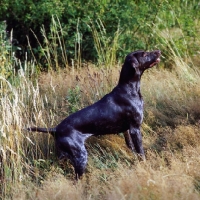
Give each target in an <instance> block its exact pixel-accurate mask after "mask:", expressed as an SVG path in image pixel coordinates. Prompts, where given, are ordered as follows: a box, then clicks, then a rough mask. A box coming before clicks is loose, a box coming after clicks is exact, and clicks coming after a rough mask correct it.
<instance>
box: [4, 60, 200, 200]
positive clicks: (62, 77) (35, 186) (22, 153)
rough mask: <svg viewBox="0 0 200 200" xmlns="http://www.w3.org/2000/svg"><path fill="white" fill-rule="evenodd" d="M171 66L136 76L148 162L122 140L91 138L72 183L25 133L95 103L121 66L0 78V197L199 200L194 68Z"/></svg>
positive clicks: (48, 145) (199, 127)
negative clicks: (84, 162) (81, 168)
mask: <svg viewBox="0 0 200 200" xmlns="http://www.w3.org/2000/svg"><path fill="white" fill-rule="evenodd" d="M174 61H175V64H174V65H173V69H171V71H169V70H166V69H163V68H162V66H156V67H154V68H153V69H150V70H149V71H147V72H146V73H144V75H143V77H142V88H141V90H142V94H143V97H144V100H145V118H144V123H143V126H142V133H143V141H144V146H145V152H146V155H147V161H146V162H145V163H143V162H138V160H137V159H136V158H135V157H134V155H132V153H131V152H130V151H129V150H128V149H127V147H126V146H125V142H124V139H123V136H121V135H119V136H116V135H115V136H114V135H110V136H105V137H98V138H93V137H91V138H90V139H89V140H88V141H87V149H88V151H89V163H88V166H87V170H86V173H85V175H84V177H83V179H82V180H80V181H79V182H78V183H77V184H75V183H74V180H73V169H72V167H71V165H70V163H69V162H62V163H61V162H60V163H59V162H58V161H57V160H56V158H55V156H54V145H53V141H52V138H51V137H50V136H49V135H45V134H40V133H28V132H27V131H25V130H23V129H24V128H25V127H27V126H29V125H40V126H43V127H50V126H51V127H52V126H55V125H56V124H57V123H58V122H60V121H61V120H62V119H63V118H65V117H66V116H67V115H68V114H69V113H71V112H72V111H75V110H77V109H81V108H82V107H84V106H86V105H89V104H91V103H93V102H94V101H96V100H98V99H99V98H101V97H102V96H103V95H104V94H106V93H107V92H109V91H110V90H111V89H112V88H113V87H114V86H115V85H116V83H117V80H118V76H119V71H120V66H115V67H113V68H111V69H98V68H95V67H94V66H91V65H90V64H88V66H87V67H84V68H83V69H78V70H75V69H71V70H70V71H68V72H66V71H64V70H63V71H61V70H60V71H59V72H49V73H44V74H40V76H39V79H35V78H29V77H31V76H30V75H28V74H27V71H28V70H27V71H26V70H25V71H24V70H22V69H21V70H20V71H19V75H18V79H17V81H13V82H12V83H11V82H9V81H8V80H6V79H5V78H3V77H0V82H1V88H2V89H1V92H0V108H1V113H0V123H1V135H0V183H1V184H0V185H1V186H0V198H2V199H3V198H5V199H199V198H200V172H199V167H200V156H199V155H200V148H199V144H200V139H199V138H200V137H199V134H200V123H199V120H200V117H199V116H200V108H199V98H200V87H199V85H200V79H199V70H198V68H197V67H194V66H193V67H189V66H188V65H187V64H186V63H185V62H184V61H183V60H182V59H180V58H179V57H174ZM27 65H29V67H30V65H31V63H28V64H27Z"/></svg>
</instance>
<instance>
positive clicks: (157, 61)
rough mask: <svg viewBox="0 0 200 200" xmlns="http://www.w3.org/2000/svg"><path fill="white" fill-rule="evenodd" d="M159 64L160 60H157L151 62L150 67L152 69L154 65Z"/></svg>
mask: <svg viewBox="0 0 200 200" xmlns="http://www.w3.org/2000/svg"><path fill="white" fill-rule="evenodd" d="M159 62H160V58H157V60H156V61H155V62H153V63H152V64H151V65H150V67H153V66H155V65H157V64H158V63H159Z"/></svg>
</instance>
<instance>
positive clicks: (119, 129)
mask: <svg viewBox="0 0 200 200" xmlns="http://www.w3.org/2000/svg"><path fill="white" fill-rule="evenodd" d="M160 56H161V51H160V50H154V51H151V52H145V51H142V50H138V51H135V52H132V53H130V54H128V55H127V56H126V58H125V61H124V64H123V66H122V69H121V72H120V77H119V81H118V84H117V86H116V87H115V88H114V89H113V90H112V91H111V92H110V93H109V94H106V95H105V96H104V97H103V98H102V99H100V100H99V101H97V102H96V103H94V104H92V105H90V106H88V107H86V108H83V109H82V110H79V111H77V112H75V113H73V114H71V115H69V116H68V117H67V118H65V119H64V120H63V121H62V122H61V123H60V124H58V125H57V126H56V127H55V128H39V127H31V128H28V129H27V130H28V131H37V132H44V133H50V134H51V135H53V137H54V139H55V145H56V149H57V151H58V152H59V153H60V157H65V158H69V159H70V160H71V162H72V164H73V167H74V170H75V174H76V179H79V178H80V177H81V176H82V175H83V173H84V170H85V168H86V164H87V150H86V148H85V145H84V143H85V140H86V139H87V138H88V137H90V136H92V135H104V134H117V133H124V138H125V142H126V144H127V146H128V147H129V148H130V149H131V150H132V151H134V152H136V153H137V154H138V155H139V157H141V158H142V159H145V155H144V150H143V145H142V135H141V132H140V126H141V124H142V120H143V99H142V95H141V93H140V79H141V76H142V74H143V72H144V71H145V70H146V69H148V68H151V67H153V66H154V65H156V64H157V63H159V62H160Z"/></svg>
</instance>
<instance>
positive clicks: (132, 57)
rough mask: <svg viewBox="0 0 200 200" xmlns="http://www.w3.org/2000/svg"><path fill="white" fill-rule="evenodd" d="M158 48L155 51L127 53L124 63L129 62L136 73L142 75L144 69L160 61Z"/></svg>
mask: <svg viewBox="0 0 200 200" xmlns="http://www.w3.org/2000/svg"><path fill="white" fill-rule="evenodd" d="M160 55H161V51H160V50H155V51H150V52H146V51H141V50H140V51H135V52H132V53H130V54H129V55H127V57H126V59H125V63H128V64H130V65H131V66H132V67H133V68H134V69H135V71H136V73H137V74H138V75H142V73H143V72H144V70H146V69H148V68H150V67H153V66H154V65H156V64H157V63H159V62H160Z"/></svg>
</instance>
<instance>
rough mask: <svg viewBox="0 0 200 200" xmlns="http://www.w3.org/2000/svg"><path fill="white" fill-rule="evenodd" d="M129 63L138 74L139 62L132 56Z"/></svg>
mask: <svg viewBox="0 0 200 200" xmlns="http://www.w3.org/2000/svg"><path fill="white" fill-rule="evenodd" d="M130 63H131V65H132V67H133V68H134V69H135V72H136V74H138V75H140V69H139V62H138V60H137V59H136V58H135V57H134V56H132V58H131V60H130Z"/></svg>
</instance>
